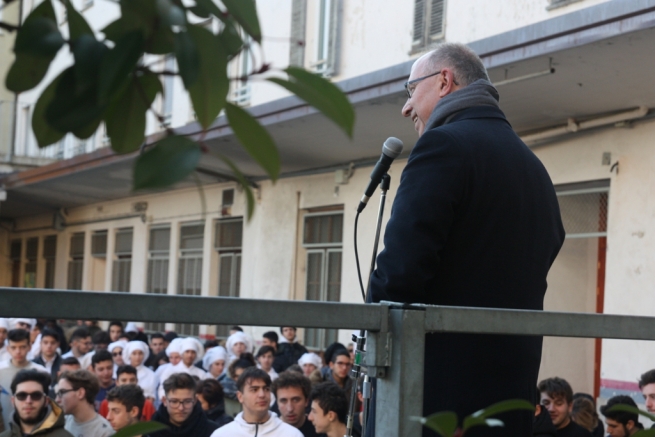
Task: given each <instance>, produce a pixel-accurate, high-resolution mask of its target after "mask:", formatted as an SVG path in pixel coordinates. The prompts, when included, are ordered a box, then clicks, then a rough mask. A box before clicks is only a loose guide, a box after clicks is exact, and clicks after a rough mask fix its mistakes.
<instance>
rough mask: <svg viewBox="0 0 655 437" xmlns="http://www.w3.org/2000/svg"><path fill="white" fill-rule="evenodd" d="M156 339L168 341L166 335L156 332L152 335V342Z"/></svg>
mask: <svg viewBox="0 0 655 437" xmlns="http://www.w3.org/2000/svg"><path fill="white" fill-rule="evenodd" d="M155 338H161V339H162V340H166V338H165V337H164V334H162V333H161V332H155V333H154V334H150V340H154V339H155Z"/></svg>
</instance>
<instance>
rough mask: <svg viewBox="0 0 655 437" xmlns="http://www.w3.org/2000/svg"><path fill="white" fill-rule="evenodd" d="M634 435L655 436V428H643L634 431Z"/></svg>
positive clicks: (637, 436)
mask: <svg viewBox="0 0 655 437" xmlns="http://www.w3.org/2000/svg"><path fill="white" fill-rule="evenodd" d="M633 437H655V429H642V430H641V431H637V432H636V433H634V434H633Z"/></svg>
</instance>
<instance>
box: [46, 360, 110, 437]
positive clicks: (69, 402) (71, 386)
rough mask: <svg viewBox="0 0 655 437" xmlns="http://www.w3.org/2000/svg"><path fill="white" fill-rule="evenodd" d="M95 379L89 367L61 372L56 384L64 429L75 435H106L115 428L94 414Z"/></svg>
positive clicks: (104, 436) (96, 388) (93, 436)
mask: <svg viewBox="0 0 655 437" xmlns="http://www.w3.org/2000/svg"><path fill="white" fill-rule="evenodd" d="M99 390H100V384H99V383H98V378H97V377H96V376H95V375H94V374H92V373H91V372H89V371H88V370H77V371H75V372H64V373H62V374H61V376H60V377H59V383H57V393H56V394H57V398H56V399H57V403H58V404H59V405H61V407H62V408H63V409H64V413H66V426H65V428H66V431H68V432H70V433H71V434H73V436H75V437H109V436H110V435H112V434H114V430H113V429H112V427H111V425H110V424H109V422H107V420H106V419H105V418H104V417H102V416H100V415H99V414H98V413H96V410H95V407H94V401H95V398H96V396H97V394H98V391H99Z"/></svg>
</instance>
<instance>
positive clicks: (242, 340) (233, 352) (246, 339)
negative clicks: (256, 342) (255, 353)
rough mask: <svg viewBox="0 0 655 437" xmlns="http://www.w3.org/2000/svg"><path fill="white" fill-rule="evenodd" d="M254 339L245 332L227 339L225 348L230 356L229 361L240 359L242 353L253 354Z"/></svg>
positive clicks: (238, 332)
mask: <svg viewBox="0 0 655 437" xmlns="http://www.w3.org/2000/svg"><path fill="white" fill-rule="evenodd" d="M252 346H253V341H252V337H251V336H249V335H248V334H246V333H245V332H241V331H237V332H235V333H234V334H232V335H230V336H229V337H228V338H227V342H226V344H225V348H226V349H227V353H228V355H229V361H230V362H232V361H234V360H236V359H237V358H239V357H240V356H241V354H242V353H244V352H248V353H252Z"/></svg>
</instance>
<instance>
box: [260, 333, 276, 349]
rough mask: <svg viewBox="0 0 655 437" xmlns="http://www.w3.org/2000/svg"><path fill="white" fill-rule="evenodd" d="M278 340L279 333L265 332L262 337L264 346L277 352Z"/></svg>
mask: <svg viewBox="0 0 655 437" xmlns="http://www.w3.org/2000/svg"><path fill="white" fill-rule="evenodd" d="M278 339H279V337H278V336H277V332H275V331H268V332H264V335H262V346H270V347H272V348H273V349H275V352H277V343H278Z"/></svg>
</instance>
